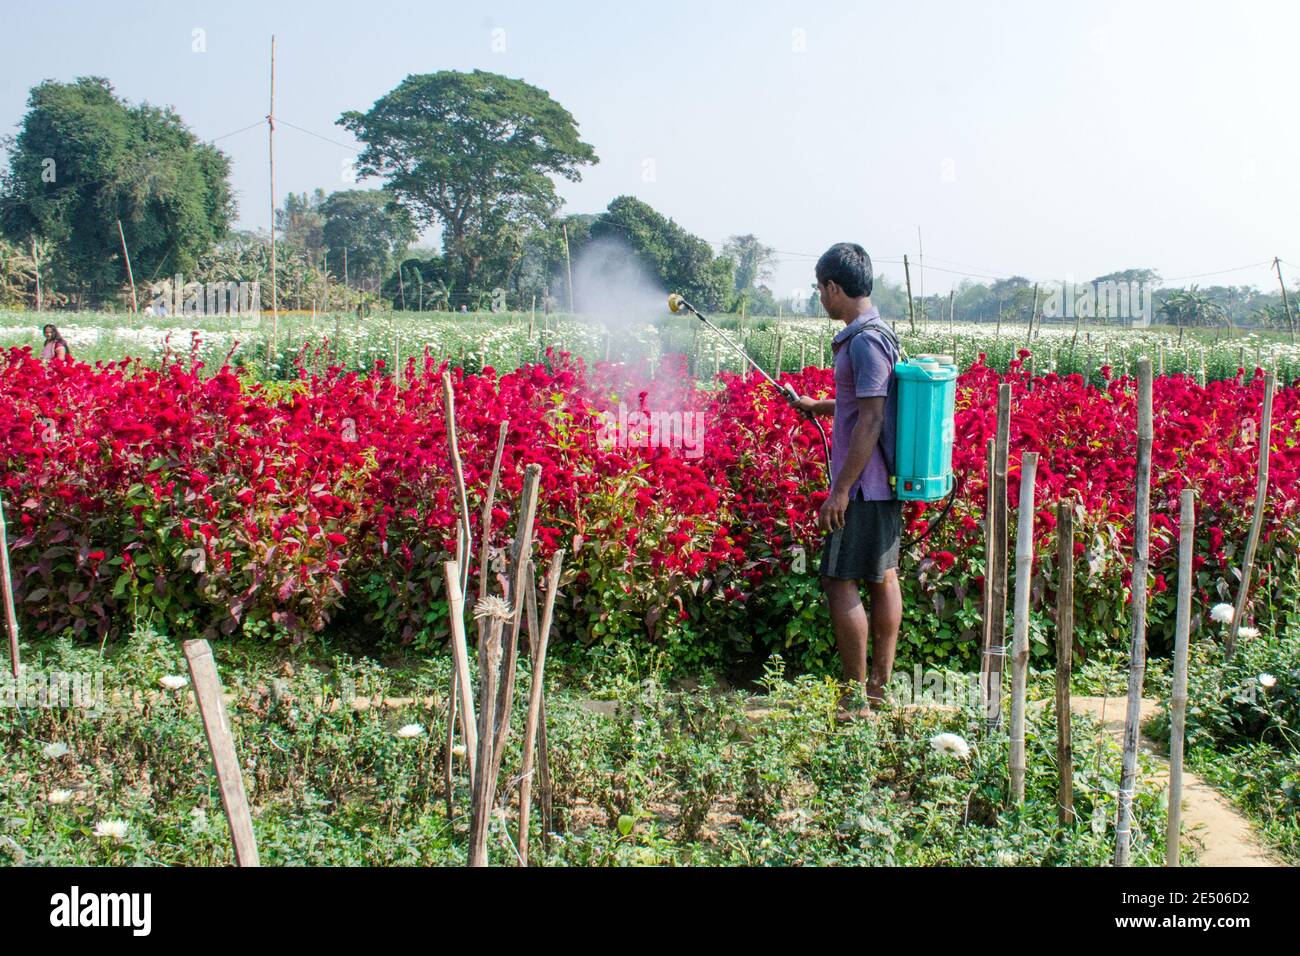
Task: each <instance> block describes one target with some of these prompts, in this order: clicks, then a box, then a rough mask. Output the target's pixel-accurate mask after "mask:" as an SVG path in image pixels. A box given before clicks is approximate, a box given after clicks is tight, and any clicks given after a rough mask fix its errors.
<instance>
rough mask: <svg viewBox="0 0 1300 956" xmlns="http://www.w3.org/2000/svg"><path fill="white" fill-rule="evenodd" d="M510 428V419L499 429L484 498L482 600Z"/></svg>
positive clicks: (480, 557) (481, 535) (479, 572)
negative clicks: (503, 456)
mask: <svg viewBox="0 0 1300 956" xmlns="http://www.w3.org/2000/svg"><path fill="white" fill-rule="evenodd" d="M509 430H510V422H509V420H506V421H503V422H502V423H501V427H500V428H499V429H498V430H497V450H496V454H495V455H493V457H492V477H491V478H489V479H488V486H487V494H486V495H485V497H484V498H483V524H482V528H481V529H480V537H481V538H482V539H483V540H482V542H481V543H480V545H479V547H480V549H481V550H480V552H479V569H478V596H479V600H480V601H481V600H482V599H483V598H485V597H487V593H488V575H489V574H490V573H491V572H490V570H489V568H488V552H489V550H490V545H491V539H492V506H493V505H494V504H495V503H496V497H497V481H498V480H499V479H500V477H501V457H502V455H504V454H505V450H506V433H507V432H509Z"/></svg>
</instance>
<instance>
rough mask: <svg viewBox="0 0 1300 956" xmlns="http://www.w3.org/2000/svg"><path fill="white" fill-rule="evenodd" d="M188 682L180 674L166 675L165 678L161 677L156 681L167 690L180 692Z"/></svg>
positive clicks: (188, 680)
mask: <svg viewBox="0 0 1300 956" xmlns="http://www.w3.org/2000/svg"><path fill="white" fill-rule="evenodd" d="M189 682H190V679H189V678H188V677H185V676H183V675H181V674H168V675H167V676H166V677H163V678H162V679H161V680H159V681H158V683H160V684H162V685H163V686H164V687H166V688H167V689H168V690H180V689H181V688H182V687H184V686H186V685H187V684H188V683H189Z"/></svg>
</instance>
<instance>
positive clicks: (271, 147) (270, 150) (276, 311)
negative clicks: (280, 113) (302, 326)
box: [266, 34, 280, 339]
mask: <svg viewBox="0 0 1300 956" xmlns="http://www.w3.org/2000/svg"><path fill="white" fill-rule="evenodd" d="M266 155H267V160H268V164H269V166H270V171H271V337H272V339H274V338H275V337H276V332H277V331H278V326H279V321H280V291H279V288H278V284H277V282H276V279H275V34H271V108H270V110H268V111H267V114H266Z"/></svg>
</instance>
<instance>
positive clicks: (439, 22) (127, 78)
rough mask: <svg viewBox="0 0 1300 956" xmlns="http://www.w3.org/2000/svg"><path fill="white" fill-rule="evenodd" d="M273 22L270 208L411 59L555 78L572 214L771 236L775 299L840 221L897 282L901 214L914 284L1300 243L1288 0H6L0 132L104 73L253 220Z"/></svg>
mask: <svg viewBox="0 0 1300 956" xmlns="http://www.w3.org/2000/svg"><path fill="white" fill-rule="evenodd" d="M196 30H202V31H203V33H202V34H201V35H200V36H201V39H202V41H203V43H204V44H205V45H206V50H205V51H204V52H196V51H195V49H194V47H195V46H196V43H197V41H196V39H195V32H194V31H196ZM272 33H274V34H276V38H277V40H276V43H277V55H276V115H277V117H279V119H280V120H281V123H279V124H278V125H277V133H276V188H277V194H278V197H279V198H280V199H281V201H282V200H283V195H284V193H285V192H287V191H289V190H293V191H295V192H300V191H303V190H310V189H314V188H316V187H322V188H324V189H325V190H326V191H330V190H333V189H339V188H347V187H348V185H349V184H348V183H347V182H346V181H345V178H344V176H345V163H346V161H347V160H348V158H349V157H350V156H352V155H353V153H352V151H351V150H350V149H349V146H353V147H355V141H354V140H353V139H352V138H351V136H350V135H349V134H348V133H346V132H344V131H343V130H342V129H340V128H339V127H337V126H335V125H334V123H335V121H336V120H337V119H338V117H339V115H340V114H341V113H342V112H343V111H344V110H348V109H359V110H364V109H366V108H367V107H369V106H370V104H371V103H373V102H374V100H375V99H376V98H377V97H379V96H381V95H382V94H384V93H385V92H387V91H388V90H390V89H392V88H393V87H394V86H395V85H397V83H399V82H400V81H401V80H402V78H403V77H405V76H406V75H407V74H410V73H424V72H433V71H435V70H442V69H456V70H470V69H474V68H481V69H485V70H492V71H495V72H499V73H504V74H506V75H508V76H512V77H519V78H522V79H524V80H527V81H528V82H530V83H532V84H535V85H537V86H540V87H542V88H543V89H545V90H547V91H548V92H549V93H550V94H551V95H552V96H553V97H554V98H555V99H557V100H558V101H559V102H560V103H561V104H563V105H564V106H565V107H566V108H567V109H568V110H569V111H570V112H571V113H572V114H573V115H574V117H575V118H576V119H577V121H578V123H579V127H580V132H581V135H582V137H583V138H584V139H585V140H587V141H588V142H590V143H591V144H593V146H594V147H595V149H596V153H597V155H598V156H599V157H600V163H599V164H598V165H596V166H594V167H589V168H588V169H586V170H585V171H584V173H583V181H582V182H581V183H568V182H564V181H561V183H560V187H559V188H560V193H561V195H562V196H563V197H564V199H565V201H566V211H567V212H597V211H599V210H601V209H603V208H604V207H605V206H606V205H607V204H608V203H609V201H610V200H611V199H612V198H614V197H615V196H617V195H619V194H621V193H630V194H632V195H635V196H637V197H639V198H641V199H643V200H645V201H646V202H648V203H650V204H651V205H653V206H654V207H655V208H657V209H659V210H660V211H662V212H663V213H665V214H666V215H669V216H671V217H672V218H674V219H675V220H677V222H679V223H680V224H681V225H682V226H684V227H685V228H687V229H689V230H690V231H692V232H694V233H696V234H697V235H700V236H703V237H704V238H706V239H708V240H710V241H712V242H715V243H720V242H721V241H722V240H724V239H725V238H726V237H727V236H728V235H731V234H733V233H744V232H753V233H755V234H756V235H758V236H759V237H760V238H761V239H762V240H764V241H765V242H767V243H768V244H769V245H772V246H775V247H776V248H777V249H778V250H781V253H782V258H781V262H780V267H779V269H778V272H777V274H776V276H775V279H774V281H773V283H772V285H773V287H774V289H775V290H776V292H777V294H778V296H784V295H788V294H790V292H791V291H792V290H794V289H796V288H800V289H802V288H806V285H807V282H808V281H809V279H810V273H811V268H812V261H813V259H814V258H815V256H816V254H817V253H819V252H821V251H822V250H823V249H824V248H825V247H826V246H828V245H829V244H830V243H832V242H836V241H840V240H853V241H857V242H861V243H862V244H863V245H864V246H866V247H867V249H868V251H870V252H871V253H872V255H873V257H875V258H876V259H877V261H878V262H879V270H878V271H879V272H881V273H884V274H886V275H889V276H891V277H893V278H901V272H902V267H901V266H900V265H897V264H896V262H897V261H898V260H899V259H900V258H901V256H902V254H903V253H904V252H906V253H908V254H909V255H910V256H915V254H916V252H917V246H918V237H917V230H918V228H919V229H920V231H921V239H922V241H923V243H924V252H925V267H926V268H925V274H924V277H923V281H924V283H925V288H926V291H927V292H934V291H941V292H946V291H947V290H948V288H949V287H950V286H951V285H952V284H953V283H954V282H955V281H959V280H960V279H961V276H960V275H958V274H957V273H959V272H965V273H975V274H977V275H978V276H979V277H981V278H983V277H1000V276H1005V275H1011V274H1020V275H1025V276H1027V277H1029V278H1031V279H1052V278H1062V277H1072V278H1074V279H1077V280H1086V279H1089V278H1091V277H1093V276H1095V275H1098V274H1100V273H1104V272H1109V271H1113V270H1116V269H1121V268H1126V267H1137V266H1144V267H1154V268H1156V269H1158V270H1159V271H1160V272H1161V274H1162V275H1163V276H1164V277H1165V278H1166V280H1167V281H1168V280H1171V279H1175V278H1181V277H1184V276H1189V275H1195V274H1200V273H1210V272H1215V271H1218V270H1225V269H1233V268H1235V267H1239V266H1245V265H1248V264H1252V263H1253V264H1258V263H1264V262H1265V261H1266V260H1271V258H1272V257H1273V256H1274V255H1277V256H1281V257H1282V259H1283V260H1284V261H1288V260H1289V261H1291V262H1295V263H1300V236H1297V235H1296V230H1295V224H1296V221H1297V218H1300V217H1298V215H1297V214H1298V213H1300V194H1298V191H1297V188H1296V185H1295V175H1296V174H1295V166H1296V161H1297V158H1300V123H1297V122H1296V120H1295V110H1296V95H1297V94H1296V90H1297V84H1296V82H1295V80H1296V77H1297V72H1300V66H1298V65H1297V60H1296V57H1295V38H1296V37H1297V36H1298V35H1300V4H1295V3H1287V2H1277V3H1233V4H1223V3H1215V4H1211V3H1191V2H1168V3H1166V2H1142V3H1074V4H1068V5H1067V4H1064V3H1041V2H1027V3H1013V2H993V0H985V2H957V0H950V2H934V3H851V2H842V3H835V2H815V0H801V2H787V0H772V2H755V0H750V2H709V0H694V2H679V0H663V2H658V3H635V4H630V3H614V2H611V0H604V2H569V3H560V2H554V3H546V4H542V3H537V2H521V3H477V2H474V0H457V2H455V3H447V2H438V3H388V2H381V0H371V2H365V3H357V2H355V0H352V2H346V3H345V2H338V0H314V2H312V3H310V4H307V3H302V4H294V3H270V2H265V0H263V2H260V3H247V2H238V0H229V2H221V3H218V2H205V3H194V2H189V3H187V2H167V3H143V2H132V0H119V2H115V3H111V4H110V3H102V2H94V3H91V2H75V3H73V2H69V3H59V2H45V3H40V4H28V3H23V4H19V3H15V2H12V0H9V2H6V3H4V5H3V6H2V7H0V76H2V77H3V81H4V82H3V84H0V132H5V133H8V132H12V131H13V127H14V126H16V124H17V123H18V122H19V120H20V119H21V116H22V114H23V111H24V107H25V102H26V96H27V91H28V89H29V88H30V87H31V86H33V85H34V84H35V83H37V82H39V81H40V80H42V79H46V78H53V79H58V80H65V81H66V80H72V79H73V78H75V77H77V76H83V75H100V76H105V77H108V78H109V79H110V80H111V81H112V83H113V84H114V86H115V87H116V89H117V92H118V94H119V95H121V96H125V97H126V98H128V99H129V100H131V101H138V100H148V101H150V102H153V103H158V104H169V105H171V106H174V107H175V108H176V109H177V110H178V111H179V113H180V114H181V116H182V117H183V118H184V119H185V121H186V122H187V123H188V124H189V125H190V127H191V128H192V129H193V130H194V131H195V132H196V134H197V135H198V136H200V137H201V138H204V139H212V138H216V137H221V138H220V139H219V141H218V144H217V145H219V146H220V147H221V148H222V149H223V150H225V151H226V152H227V153H228V154H229V155H230V156H231V158H232V159H233V163H234V171H233V178H234V186H235V190H236V193H237V195H238V200H239V221H240V225H241V226H245V227H249V228H263V229H264V228H265V227H266V225H267V223H268V220H269V217H270V212H269V208H268V188H269V187H268V182H267V162H266V160H267V142H266V140H267V137H266V127H265V123H261V125H258V126H255V127H254V128H253V129H249V130H245V131H243V132H238V133H234V135H226V134H230V133H232V132H233V131H236V130H240V129H241V128H242V127H246V126H248V125H249V124H257V123H259V121H261V120H262V119H263V118H264V117H265V115H266V112H267V96H268V54H269V45H270V36H271V34H272ZM294 127H301V130H309V131H311V133H314V134H316V135H314V136H313V135H311V134H309V133H307V132H303V131H301V130H300V129H297V128H294ZM318 137H324V139H322V138H318ZM1292 272H1293V273H1295V274H1296V277H1297V278H1300V270H1296V269H1293V270H1292ZM1270 276H1271V273H1270V272H1269V270H1268V267H1267V266H1266V265H1256V266H1254V267H1252V268H1249V269H1244V270H1240V271H1234V272H1227V273H1224V274H1222V275H1206V276H1204V277H1202V278H1198V279H1196V280H1194V281H1198V282H1200V283H1201V284H1229V283H1231V284H1246V283H1251V284H1256V285H1260V286H1264V287H1270V288H1271V286H1270V285H1269V284H1270V283H1271V282H1272V281H1273V280H1272V279H1271V278H1270ZM913 281H914V283H919V282H920V281H922V277H920V276H918V275H917V274H916V272H915V271H914V273H913Z"/></svg>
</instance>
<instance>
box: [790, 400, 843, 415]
mask: <svg viewBox="0 0 1300 956" xmlns="http://www.w3.org/2000/svg"><path fill="white" fill-rule="evenodd" d="M785 400H786V401H787V402H789V403H790V407H791V408H793V409H794V410H795V411H797V412H802V413H803V414H805V415H807V416H808V417H809V418H811V417H812V416H814V415H834V414H835V399H833V398H809V397H808V396H807V395H799V396H791V395H786V397H785Z"/></svg>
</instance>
